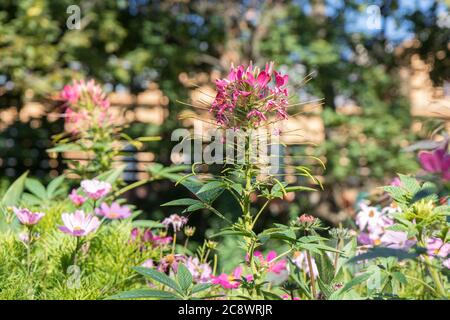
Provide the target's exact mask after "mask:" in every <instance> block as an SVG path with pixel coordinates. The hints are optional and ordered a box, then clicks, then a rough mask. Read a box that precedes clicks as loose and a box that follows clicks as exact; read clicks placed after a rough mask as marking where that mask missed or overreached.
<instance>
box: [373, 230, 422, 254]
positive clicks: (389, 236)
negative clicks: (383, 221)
mask: <svg viewBox="0 0 450 320" xmlns="http://www.w3.org/2000/svg"><path fill="white" fill-rule="evenodd" d="M380 241H381V244H382V245H383V246H385V247H388V248H392V249H409V248H411V247H412V246H413V245H414V244H415V243H416V241H415V240H412V239H409V238H408V234H407V233H406V232H402V231H393V230H386V231H385V232H384V234H383V235H382V236H381V238H380Z"/></svg>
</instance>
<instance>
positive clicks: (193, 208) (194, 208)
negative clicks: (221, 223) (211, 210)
mask: <svg viewBox="0 0 450 320" xmlns="http://www.w3.org/2000/svg"><path fill="white" fill-rule="evenodd" d="M206 208H207V206H206V205H205V204H203V203H202V202H199V203H196V204H193V205H192V206H189V207H187V208H186V209H184V210H183V213H185V212H194V211H197V210H201V209H206Z"/></svg>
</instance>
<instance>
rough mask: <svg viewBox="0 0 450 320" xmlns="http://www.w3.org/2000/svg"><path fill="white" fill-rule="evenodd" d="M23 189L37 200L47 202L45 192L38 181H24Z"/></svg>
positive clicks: (28, 179)
mask: <svg viewBox="0 0 450 320" xmlns="http://www.w3.org/2000/svg"><path fill="white" fill-rule="evenodd" d="M25 187H26V188H27V189H28V190H29V191H30V192H31V193H32V194H34V195H35V196H36V197H38V198H39V199H41V200H47V190H46V189H45V187H44V185H43V184H42V183H41V182H40V181H38V180H36V179H32V178H27V179H26V180H25Z"/></svg>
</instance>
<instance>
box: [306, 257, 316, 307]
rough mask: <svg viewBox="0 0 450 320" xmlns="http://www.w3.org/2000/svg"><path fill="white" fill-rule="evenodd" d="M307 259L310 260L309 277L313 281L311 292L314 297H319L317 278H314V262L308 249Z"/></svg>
mask: <svg viewBox="0 0 450 320" xmlns="http://www.w3.org/2000/svg"><path fill="white" fill-rule="evenodd" d="M306 259H307V260H308V269H309V279H310V281H311V294H312V296H313V299H315V298H316V297H317V292H316V279H315V278H314V271H313V264H312V260H311V254H310V252H309V250H306Z"/></svg>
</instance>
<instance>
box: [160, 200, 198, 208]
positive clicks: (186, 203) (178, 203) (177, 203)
mask: <svg viewBox="0 0 450 320" xmlns="http://www.w3.org/2000/svg"><path fill="white" fill-rule="evenodd" d="M198 203H202V202H201V201H199V200H196V199H191V198H182V199H177V200H173V201H169V202H166V203H163V204H162V205H161V207H169V206H191V205H193V204H198Z"/></svg>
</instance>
